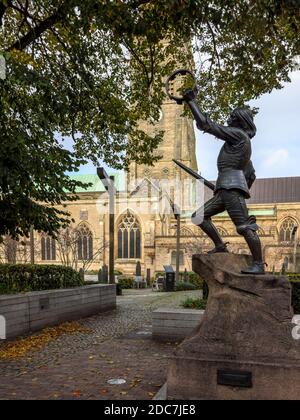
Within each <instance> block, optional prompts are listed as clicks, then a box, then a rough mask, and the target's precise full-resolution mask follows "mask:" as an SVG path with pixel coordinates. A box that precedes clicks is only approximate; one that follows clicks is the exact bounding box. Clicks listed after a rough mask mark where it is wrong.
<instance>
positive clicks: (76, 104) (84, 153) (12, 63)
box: [0, 0, 300, 237]
mask: <svg viewBox="0 0 300 420" xmlns="http://www.w3.org/2000/svg"><path fill="white" fill-rule="evenodd" d="M299 34H300V13H299V0H285V1H283V0H268V1H267V0H234V1H233V0H208V1H203V0H202V1H200V0H85V1H79V0H43V1H42V0H34V1H33V0H2V1H0V54H1V55H2V56H3V57H4V58H5V61H6V77H5V78H4V77H3V78H2V79H1V78H0V95H1V96H0V112H1V114H0V140H1V150H0V235H4V234H10V235H11V236H13V237H18V235H24V234H25V235H27V234H28V232H29V229H30V226H34V227H35V229H37V230H39V231H45V232H47V233H49V234H52V235H55V232H57V231H58V229H59V228H60V227H66V226H67V224H68V222H69V217H68V213H67V212H65V211H62V210H61V211H59V210H58V209H57V208H55V207H54V206H56V205H59V204H61V203H63V202H64V201H66V200H67V199H70V196H69V195H67V192H69V193H71V194H73V195H72V199H75V195H74V193H75V190H76V186H77V185H78V182H75V181H71V180H70V178H68V176H67V175H66V172H67V171H77V170H78V168H79V167H80V165H81V164H82V163H84V162H85V161H86V160H87V159H91V160H92V161H93V162H95V164H96V163H97V162H99V161H104V162H105V163H106V164H108V165H110V166H111V167H114V168H117V169H120V168H126V167H127V166H128V164H129V162H130V161H132V160H134V161H136V162H137V163H140V164H152V163H153V162H155V160H157V159H158V156H157V154H155V153H154V151H155V150H156V149H157V147H158V146H159V143H160V141H161V140H162V137H163V133H161V132H155V134H154V135H153V136H149V135H147V134H146V133H144V132H143V131H141V129H140V127H139V120H141V119H143V120H148V121H149V123H150V124H154V123H155V121H157V120H158V118H159V110H160V107H161V104H162V101H163V99H164V92H163V89H162V86H163V84H162V82H163V80H164V78H165V77H166V75H167V74H169V73H170V72H172V71H173V70H175V69H176V68H177V67H178V63H180V64H181V65H187V66H191V50H190V45H193V52H194V54H195V57H196V73H197V77H198V81H199V85H200V88H201V91H200V96H199V101H200V103H201V106H202V108H203V109H204V110H205V111H207V112H209V113H211V114H213V116H214V117H216V118H219V120H220V121H221V120H222V119H223V118H224V115H225V114H226V113H227V112H228V110H229V109H230V108H231V107H233V106H237V105H241V104H244V103H245V102H246V101H248V100H250V99H253V98H257V97H259V96H260V95H261V94H263V93H266V92H270V91H271V90H272V89H274V88H280V87H281V85H282V83H283V82H286V81H288V80H289V72H290V71H291V70H292V69H293V68H294V66H295V58H296V57H297V56H298V55H299V54H300V35H299ZM70 137H71V138H72V142H73V150H72V151H70V150H68V148H67V146H66V143H65V139H67V138H70ZM128 139H130V141H129V140H128Z"/></svg>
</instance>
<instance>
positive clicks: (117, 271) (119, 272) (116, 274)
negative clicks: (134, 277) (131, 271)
mask: <svg viewBox="0 0 300 420" xmlns="http://www.w3.org/2000/svg"><path fill="white" fill-rule="evenodd" d="M122 275H123V273H122V271H120V270H115V276H122Z"/></svg>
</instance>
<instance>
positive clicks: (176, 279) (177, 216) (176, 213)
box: [163, 192, 181, 283]
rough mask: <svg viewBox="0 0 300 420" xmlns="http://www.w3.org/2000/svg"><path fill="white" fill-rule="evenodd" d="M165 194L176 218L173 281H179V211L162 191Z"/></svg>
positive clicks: (165, 194)
mask: <svg viewBox="0 0 300 420" xmlns="http://www.w3.org/2000/svg"><path fill="white" fill-rule="evenodd" d="M163 196H165V197H166V198H167V200H168V202H169V204H170V206H171V209H172V212H173V214H174V217H175V219H176V271H175V283H178V281H179V270H180V229H181V211H180V208H179V207H178V206H177V204H175V203H174V201H173V200H172V199H171V198H170V197H169V195H168V194H167V193H166V192H164V193H163Z"/></svg>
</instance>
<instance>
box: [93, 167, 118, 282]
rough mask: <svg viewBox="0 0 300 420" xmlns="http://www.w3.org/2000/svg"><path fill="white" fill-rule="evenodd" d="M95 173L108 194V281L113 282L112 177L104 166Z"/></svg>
mask: <svg viewBox="0 0 300 420" xmlns="http://www.w3.org/2000/svg"><path fill="white" fill-rule="evenodd" d="M97 175H98V177H99V178H100V180H101V181H102V184H103V185H104V188H105V189H106V191H107V192H108V194H109V283H110V284H115V196H116V188H115V185H114V177H113V176H108V174H107V173H106V171H105V169H104V168H100V167H98V168H97Z"/></svg>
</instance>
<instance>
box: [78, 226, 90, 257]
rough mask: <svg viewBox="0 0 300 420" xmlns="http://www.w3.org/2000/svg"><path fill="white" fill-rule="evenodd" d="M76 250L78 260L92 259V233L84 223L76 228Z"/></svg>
mask: <svg viewBox="0 0 300 420" xmlns="http://www.w3.org/2000/svg"><path fill="white" fill-rule="evenodd" d="M77 252H78V260H79V261H88V260H92V259H93V234H92V232H91V231H90V229H89V228H88V227H87V226H85V225H82V226H80V227H79V228H78V230H77Z"/></svg>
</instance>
